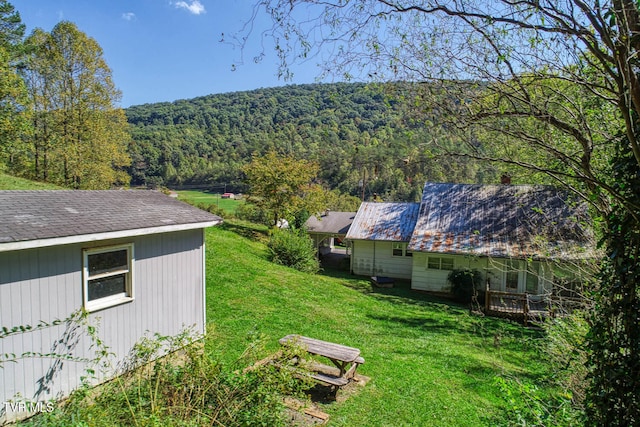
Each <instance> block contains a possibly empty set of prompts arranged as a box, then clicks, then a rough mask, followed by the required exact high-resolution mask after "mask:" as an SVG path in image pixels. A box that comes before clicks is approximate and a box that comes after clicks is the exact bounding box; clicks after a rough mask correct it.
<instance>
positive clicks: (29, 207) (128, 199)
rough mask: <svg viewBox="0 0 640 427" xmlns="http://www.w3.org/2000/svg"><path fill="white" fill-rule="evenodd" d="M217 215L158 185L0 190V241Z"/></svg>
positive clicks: (211, 221)
mask: <svg viewBox="0 0 640 427" xmlns="http://www.w3.org/2000/svg"><path fill="white" fill-rule="evenodd" d="M221 221H222V219H221V218H220V217H218V216H216V215H213V214H211V213H209V212H206V211H203V210H201V209H197V208H195V207H193V206H191V205H188V204H186V203H183V202H180V201H178V200H175V199H173V198H171V197H169V196H166V195H164V194H162V193H160V192H157V191H144V190H105V191H89V190H60V191H58V190H51V191H0V247H1V246H2V245H3V244H7V243H12V242H27V241H35V240H42V239H56V238H64V237H70V236H84V235H94V234H104V233H114V232H126V231H127V230H141V229H156V228H157V229H170V228H171V227H174V228H175V227H180V226H182V227H183V228H198V227H205V226H210V225H215V224H217V223H219V222H221Z"/></svg>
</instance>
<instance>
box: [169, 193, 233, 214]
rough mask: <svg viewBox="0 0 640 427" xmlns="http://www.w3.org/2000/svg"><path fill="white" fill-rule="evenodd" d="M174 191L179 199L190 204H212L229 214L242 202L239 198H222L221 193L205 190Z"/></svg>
mask: <svg viewBox="0 0 640 427" xmlns="http://www.w3.org/2000/svg"><path fill="white" fill-rule="evenodd" d="M176 193H178V198H179V199H180V200H184V201H186V202H189V203H191V204H192V205H195V206H198V205H205V206H211V205H213V206H216V207H219V208H220V209H222V210H223V211H225V212H228V213H231V214H233V213H234V212H235V211H236V209H237V208H238V206H239V205H240V203H242V201H241V200H234V199H223V198H222V197H220V196H221V194H218V193H209V192H207V191H201V190H181V191H176Z"/></svg>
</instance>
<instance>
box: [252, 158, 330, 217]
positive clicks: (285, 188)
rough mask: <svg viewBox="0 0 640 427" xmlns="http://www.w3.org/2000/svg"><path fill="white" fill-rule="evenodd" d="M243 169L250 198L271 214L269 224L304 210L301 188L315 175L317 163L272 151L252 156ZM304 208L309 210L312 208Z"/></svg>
mask: <svg viewBox="0 0 640 427" xmlns="http://www.w3.org/2000/svg"><path fill="white" fill-rule="evenodd" d="M243 170H244V173H245V174H246V176H247V182H248V184H249V195H250V201H251V202H252V203H254V204H256V205H257V206H259V207H261V208H262V209H264V210H266V211H268V212H270V213H271V218H272V220H273V222H272V225H276V224H277V223H278V221H279V220H281V219H287V220H288V221H292V220H293V218H294V216H295V215H296V214H297V213H298V212H299V211H301V210H303V209H305V206H306V204H305V201H304V194H305V191H306V190H308V189H309V188H310V184H311V181H312V180H313V178H315V176H316V175H317V174H318V166H317V164H315V163H313V162H310V161H307V160H297V159H295V158H294V157H292V156H279V155H278V154H277V153H276V152H275V151H269V152H268V153H267V154H265V155H264V156H262V157H258V156H255V157H254V158H253V159H252V161H251V163H249V164H248V165H246V166H245V167H244V169H243ZM307 210H309V211H312V210H313V207H311V209H307Z"/></svg>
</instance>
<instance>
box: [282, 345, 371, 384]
mask: <svg viewBox="0 0 640 427" xmlns="http://www.w3.org/2000/svg"><path fill="white" fill-rule="evenodd" d="M279 342H280V344H281V345H300V346H301V347H302V348H304V349H305V350H306V351H307V352H308V353H309V354H314V355H317V356H322V357H325V358H327V359H329V360H330V361H331V362H332V363H333V364H334V365H335V366H336V367H337V368H338V371H339V373H338V375H333V374H331V373H327V372H326V371H327V370H326V369H324V368H328V366H326V365H322V364H315V365H312V369H314V371H315V372H314V373H312V374H311V377H312V378H313V379H315V380H317V381H320V382H323V383H325V384H329V385H331V386H336V387H342V386H345V385H347V384H348V383H349V381H350V380H351V379H353V377H354V376H355V373H356V369H357V368H358V366H359V365H362V364H363V363H364V359H363V358H362V357H361V356H360V350H359V349H357V348H354V347H347V346H345V345H342V344H336V343H332V342H328V341H322V340H318V339H315V338H309V337H305V336H302V335H295V334H291V335H287V336H286V337H283V338H281V339H280V340H279Z"/></svg>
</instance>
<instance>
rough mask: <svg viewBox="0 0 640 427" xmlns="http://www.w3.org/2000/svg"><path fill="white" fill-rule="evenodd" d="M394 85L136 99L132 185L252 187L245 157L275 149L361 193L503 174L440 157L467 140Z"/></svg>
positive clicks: (413, 195) (401, 192) (409, 194)
mask: <svg viewBox="0 0 640 427" xmlns="http://www.w3.org/2000/svg"><path fill="white" fill-rule="evenodd" d="M391 93H392V92H391V91H390V86H369V85H365V84H362V83H335V84H310V85H291V86H285V87H278V88H267V89H257V90H253V91H247V92H234V93H226V94H219V95H209V96H204V97H200V98H194V99H190V100H180V101H175V102H172V103H157V104H145V105H139V106H133V107H130V108H128V109H127V110H126V115H127V119H128V121H129V123H130V125H131V133H132V137H133V140H134V143H133V144H132V146H131V150H130V152H131V156H132V159H133V163H132V167H131V170H130V173H131V176H132V185H141V184H164V185H169V186H175V185H180V184H211V185H215V184H218V185H220V186H222V184H223V183H224V184H227V189H231V190H232V191H244V190H246V189H245V188H243V183H242V173H241V168H242V166H243V165H244V164H246V163H248V162H249V161H250V159H251V156H252V155H255V154H258V155H260V154H264V153H265V152H267V151H269V150H272V149H274V150H276V151H278V152H282V153H289V154H294V155H295V156H297V157H299V158H305V159H308V160H314V161H317V162H318V163H319V164H320V168H321V173H320V176H319V179H320V180H321V182H322V183H323V184H325V185H326V186H327V187H328V188H331V189H336V188H337V189H339V190H340V191H341V192H343V193H346V194H352V195H361V194H362V193H363V189H362V186H363V185H364V187H365V188H364V190H365V191H364V193H365V196H366V197H371V196H372V195H373V193H377V194H379V195H382V197H383V198H385V199H388V200H397V201H400V200H416V199H417V198H418V196H419V194H420V190H421V188H422V185H423V184H424V182H425V181H446V182H485V181H486V182H497V181H496V176H497V172H492V171H491V170H487V169H486V168H483V167H481V166H480V165H477V164H473V163H471V162H470V161H469V160H463V159H444V160H443V159H442V158H434V155H437V154H438V153H441V152H442V149H441V146H442V145H444V146H447V145H448V146H452V145H456V146H459V145H460V144H459V143H458V142H457V141H455V140H454V139H453V138H452V137H451V136H449V135H447V132H446V131H445V130H444V129H442V128H441V127H440V126H437V125H434V124H433V123H434V122H435V121H436V119H435V118H434V117H431V116H429V115H427V114H426V113H424V112H423V111H421V108H422V107H421V106H420V105H415V104H412V103H411V102H410V101H409V100H410V99H411V96H410V95H409V94H403V93H402V92H393V93H394V95H390V94H391ZM415 117H420V119H419V120H418V119H415ZM436 139H437V141H438V145H436V144H435V143H434V141H435V140H436Z"/></svg>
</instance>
